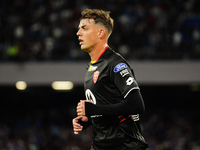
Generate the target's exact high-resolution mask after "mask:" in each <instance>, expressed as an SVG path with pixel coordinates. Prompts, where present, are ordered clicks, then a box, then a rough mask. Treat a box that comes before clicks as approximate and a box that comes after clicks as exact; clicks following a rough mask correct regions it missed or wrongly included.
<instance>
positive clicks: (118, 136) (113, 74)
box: [84, 48, 145, 147]
mask: <svg viewBox="0 0 200 150" xmlns="http://www.w3.org/2000/svg"><path fill="white" fill-rule="evenodd" d="M84 89H85V95H86V99H88V100H91V101H92V102H93V103H94V104H95V105H108V104H116V103H119V102H120V101H122V100H123V99H125V98H126V97H127V95H128V94H129V93H130V92H131V91H132V90H139V86H138V84H137V82H136V80H135V76H134V72H133V70H132V68H131V67H130V66H129V64H128V63H127V62H126V60H125V59H124V58H123V57H122V56H121V55H119V54H118V53H116V52H114V51H113V50H112V49H110V48H107V49H106V50H105V52H103V54H102V55H101V57H100V58H99V59H98V61H97V62H95V63H93V64H92V63H89V65H88V67H87V73H86V76H85V82H84ZM131 115H132V117H130V116H123V117H122V118H125V119H126V118H128V119H127V120H129V121H124V122H122V121H120V120H121V116H103V115H101V114H97V115H93V116H91V121H92V124H93V129H94V134H93V144H94V145H98V146H103V147H106V146H109V145H110V146H113V145H116V144H117V143H120V142H121V141H123V140H124V139H125V137H126V136H127V135H128V136H130V137H132V138H134V139H136V140H138V141H140V142H141V143H145V141H144V139H143V137H142V135H141V133H140V131H139V129H138V126H137V124H136V123H135V121H137V120H138V114H131ZM134 119H135V121H134ZM129 125H130V126H131V127H129Z"/></svg>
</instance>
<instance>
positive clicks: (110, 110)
mask: <svg viewBox="0 0 200 150" xmlns="http://www.w3.org/2000/svg"><path fill="white" fill-rule="evenodd" d="M144 110H145V106H144V102H143V98H142V96H141V94H140V91H139V90H132V91H131V92H130V93H129V94H128V96H127V97H126V98H125V99H123V100H121V102H120V103H117V104H109V105H94V104H92V103H89V102H88V101H81V102H80V103H79V104H78V107H77V114H78V115H86V116H88V117H89V116H92V115H105V116H110V115H111V116H113V115H130V114H137V113H143V112H144Z"/></svg>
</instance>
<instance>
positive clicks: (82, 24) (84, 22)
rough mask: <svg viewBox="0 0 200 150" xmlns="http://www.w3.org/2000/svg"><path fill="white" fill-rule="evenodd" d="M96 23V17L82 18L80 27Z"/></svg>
mask: <svg viewBox="0 0 200 150" xmlns="http://www.w3.org/2000/svg"><path fill="white" fill-rule="evenodd" d="M92 24H95V22H94V19H82V20H81V21H80V23H79V28H80V27H83V26H88V25H92Z"/></svg>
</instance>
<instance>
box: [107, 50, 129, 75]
mask: <svg viewBox="0 0 200 150" xmlns="http://www.w3.org/2000/svg"><path fill="white" fill-rule="evenodd" d="M106 61H107V65H108V66H109V67H111V68H113V70H114V71H116V72H117V71H119V70H121V69H123V68H126V67H127V66H129V64H128V62H127V61H126V60H125V59H124V58H123V57H122V56H121V55H120V54H119V53H117V52H115V51H113V50H112V51H111V53H110V57H108V59H107V60H106Z"/></svg>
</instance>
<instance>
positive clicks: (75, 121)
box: [72, 116, 88, 134]
mask: <svg viewBox="0 0 200 150" xmlns="http://www.w3.org/2000/svg"><path fill="white" fill-rule="evenodd" d="M79 120H81V121H83V122H87V121H88V118H87V117H86V116H78V117H76V118H74V119H73V120H72V124H73V129H74V134H79V132H81V131H82V130H83V126H82V125H81V124H80V123H79Z"/></svg>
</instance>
